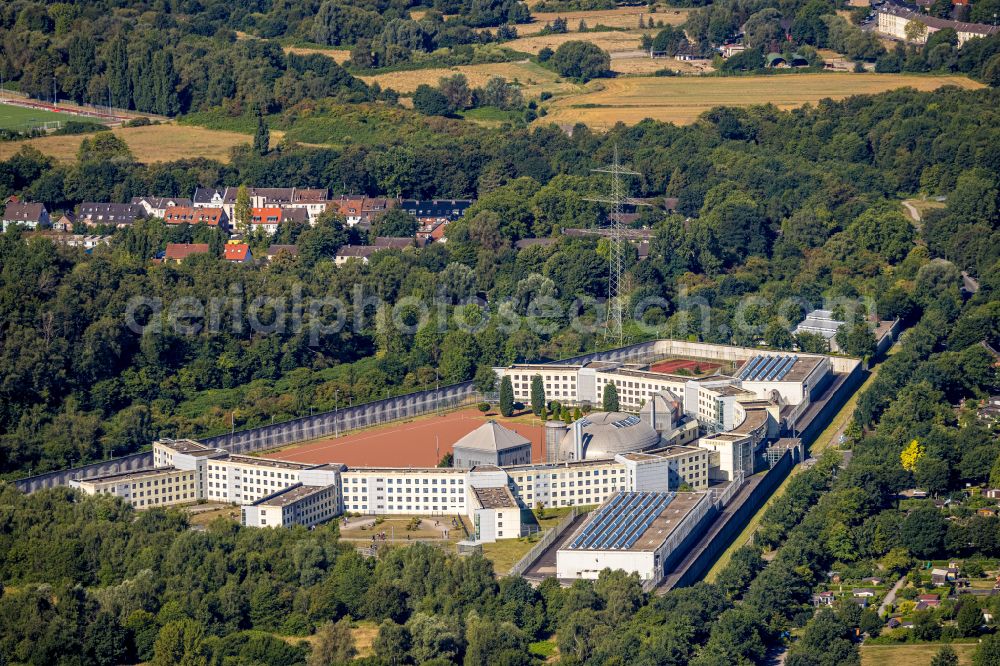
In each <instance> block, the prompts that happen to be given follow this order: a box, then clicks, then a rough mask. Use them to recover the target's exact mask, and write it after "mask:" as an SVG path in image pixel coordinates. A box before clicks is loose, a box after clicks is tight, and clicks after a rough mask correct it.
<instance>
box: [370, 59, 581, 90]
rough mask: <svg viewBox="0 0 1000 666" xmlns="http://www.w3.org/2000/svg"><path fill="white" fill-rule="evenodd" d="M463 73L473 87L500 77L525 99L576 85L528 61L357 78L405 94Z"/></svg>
mask: <svg viewBox="0 0 1000 666" xmlns="http://www.w3.org/2000/svg"><path fill="white" fill-rule="evenodd" d="M458 73H461V74H464V75H465V77H466V78H467V79H468V80H469V85H470V86H472V87H476V86H483V85H485V84H486V82H487V81H489V80H490V79H491V78H493V77H494V76H500V77H502V78H504V79H506V80H507V81H510V82H512V83H519V84H520V85H521V93H522V94H523V95H524V96H525V97H526V98H528V99H531V98H534V97H538V95H539V94H541V93H542V92H545V91H548V92H551V93H562V92H570V91H574V90H577V89H579V86H577V85H575V84H573V83H570V82H568V81H561V80H560V79H559V75H558V74H556V73H555V72H553V71H551V70H549V69H545V68H544V67H541V66H539V65H538V64H536V63H533V62H530V61H527V60H525V61H522V62H498V63H490V64H486V65H461V66H458V67H435V68H431V69H414V70H409V71H403V72H388V73H385V74H376V75H374V76H361V77H359V78H360V79H361V80H362V81H364V82H365V83H368V84H371V83H376V82H377V83H378V84H379V85H380V86H382V88H392V89H393V90H395V91H396V92H398V93H400V94H402V95H406V94H409V93H412V92H413V91H414V90H416V89H417V86H419V85H421V84H423V83H426V84H427V85H430V86H436V85H437V84H438V81H439V80H440V79H442V78H443V77H446V76H451V75H452V74H458Z"/></svg>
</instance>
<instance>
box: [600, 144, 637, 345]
mask: <svg viewBox="0 0 1000 666" xmlns="http://www.w3.org/2000/svg"><path fill="white" fill-rule="evenodd" d="M593 171H594V172H596V173H606V174H610V175H611V196H610V197H609V198H607V199H587V201H595V202H599V203H605V204H609V205H610V206H611V215H610V223H611V224H610V227H609V230H610V233H609V235H608V250H609V251H608V310H607V324H606V326H605V329H604V339H605V341H608V342H612V343H613V344H615V345H616V346H618V347H624V346H625V330H624V328H623V327H622V312H623V310H624V304H623V298H624V294H622V286H623V285H622V278H623V276H624V275H625V242H626V240H625V233H624V225H623V223H622V220H623V219H624V215H625V206H626V205H629V206H648V205H649V204H646V203H643V202H641V201H636V200H634V199H632V198H630V197H628V196H626V194H625V184H624V182H623V181H622V177H623V176H640V175H642V174H640V173H638V172H636V171H629V170H628V169H625V168H624V167H623V166H622V164H621V160H620V158H619V155H618V144H617V143H616V144H615V153H614V161H613V162H612V163H611V165H610V166H607V167H604V168H603V169H593Z"/></svg>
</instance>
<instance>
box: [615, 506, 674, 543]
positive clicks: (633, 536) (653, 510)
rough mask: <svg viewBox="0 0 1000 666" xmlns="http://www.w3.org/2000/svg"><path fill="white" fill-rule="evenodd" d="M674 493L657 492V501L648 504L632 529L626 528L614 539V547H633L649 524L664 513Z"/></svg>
mask: <svg viewBox="0 0 1000 666" xmlns="http://www.w3.org/2000/svg"><path fill="white" fill-rule="evenodd" d="M674 497H675V494H674V493H657V494H656V497H655V498H654V499H655V501H654V502H652V503H651V504H650V505H649V506H647V507H646V508H645V509H644V511H643V513H642V514H641V515H640V516H638V517H637V520H636V521H635V523H634V524H633V525H632V526H631V529H628V530H626V531H625V532H624V533H623V534H622V535H621V536H619V537H618V538H617V539H615V540H614V542H613V543H612V547H613V548H617V549H620V550H628V549H629V548H631V547H632V546H633V545H634V544H635V542H636V541H638V540H639V537H641V536H642V535H643V534H644V533H645V532H646V530H647V529H649V526H650V525H652V524H653V521H654V520H656V517H657V516H659V515H660V514H661V513H663V510H664V509H665V508H666V507H667V505H668V504H670V502H671V501H672V500H673V499H674Z"/></svg>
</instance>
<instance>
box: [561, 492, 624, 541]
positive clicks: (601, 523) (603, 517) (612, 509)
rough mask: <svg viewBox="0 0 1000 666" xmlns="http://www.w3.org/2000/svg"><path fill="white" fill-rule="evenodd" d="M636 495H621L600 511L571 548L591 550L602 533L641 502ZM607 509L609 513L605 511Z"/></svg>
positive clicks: (616, 496)
mask: <svg viewBox="0 0 1000 666" xmlns="http://www.w3.org/2000/svg"><path fill="white" fill-rule="evenodd" d="M639 499H640V498H639V497H636V496H635V495H631V494H629V495H626V494H623V493H619V494H618V495H615V496H614V498H612V500H611V502H610V503H609V504H607V505H605V506H604V507H601V509H600V510H599V511H598V513H597V515H595V516H594V518H593V520H591V521H590V523H588V524H587V526H586V527H585V528H584V529H583V531H582V532H581V533H580V535H579V536H577V538H576V539H574V540H573V544H572V545H571V546H570V548H590V547H591V544H592V543H593V542H594V541H595V540H596V539H597V538H598V537H599V536H600V535H601V533H602V531H603V530H605V529H607V528H608V526H609V525H612V524H615V522H616V521H617V520H618V519H619V518H620V517H621V516H624V515H626V514H627V513H628V512H629V507H630V506H631V505H633V504H635V503H637V502H638V501H639ZM605 509H607V511H605Z"/></svg>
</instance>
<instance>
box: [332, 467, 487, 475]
mask: <svg viewBox="0 0 1000 666" xmlns="http://www.w3.org/2000/svg"><path fill="white" fill-rule="evenodd" d="M468 471H469V470H467V469H464V468H459V467H348V468H347V470H346V471H345V472H344V473H345V474H349V473H351V472H396V473H402V472H423V473H427V474H466V473H468Z"/></svg>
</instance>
